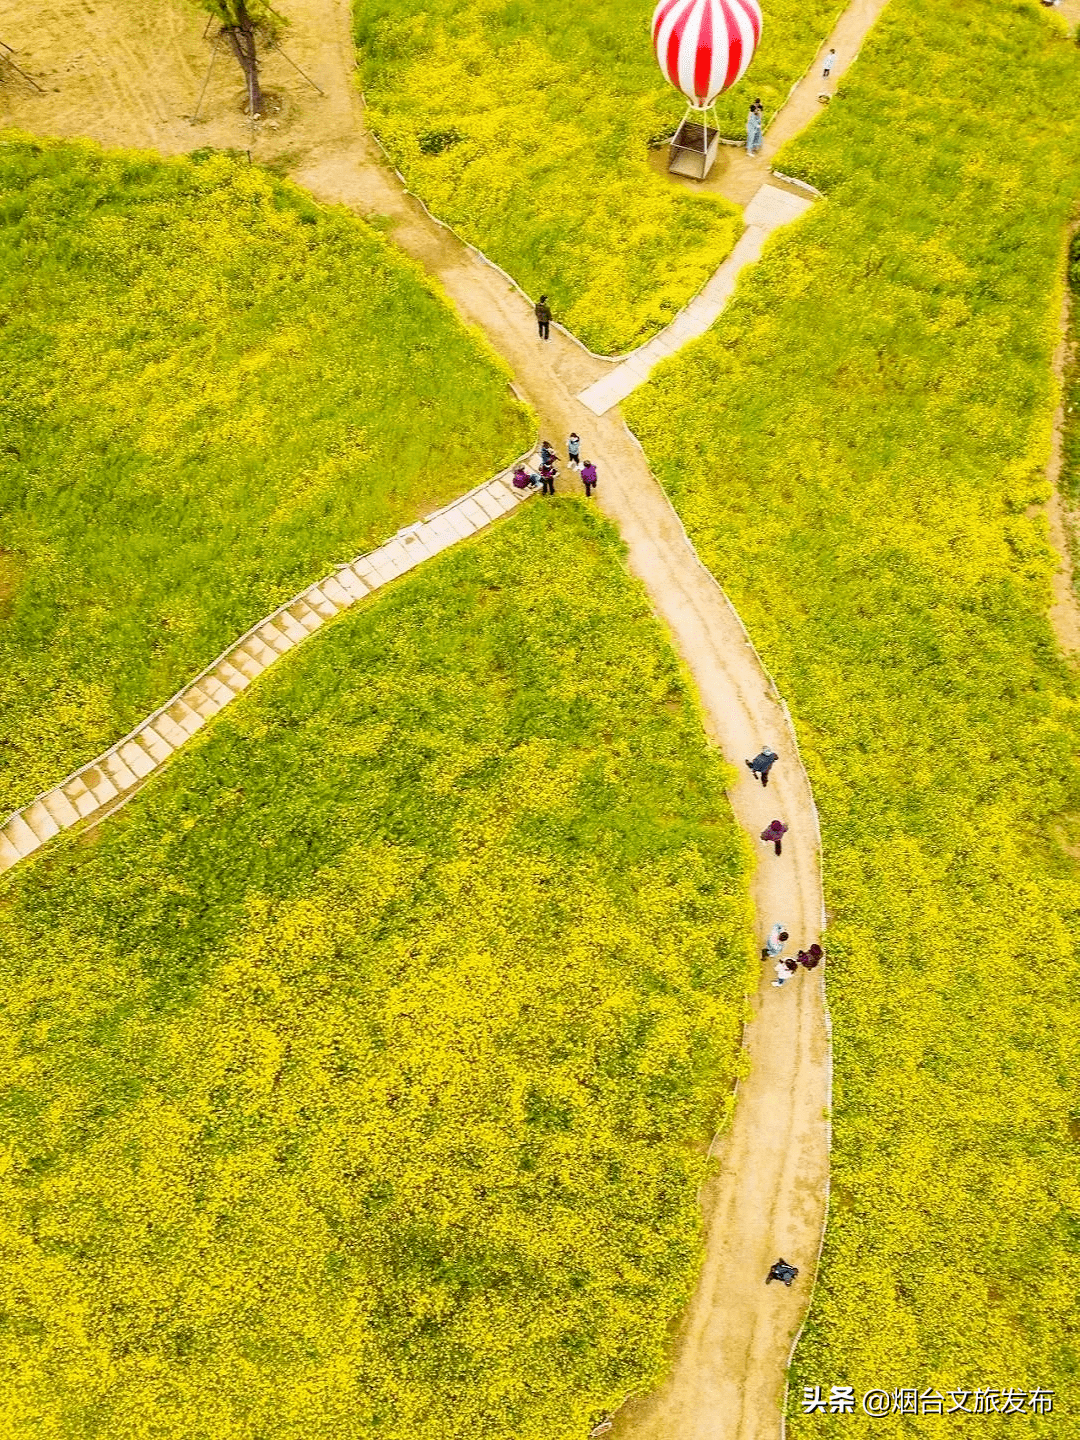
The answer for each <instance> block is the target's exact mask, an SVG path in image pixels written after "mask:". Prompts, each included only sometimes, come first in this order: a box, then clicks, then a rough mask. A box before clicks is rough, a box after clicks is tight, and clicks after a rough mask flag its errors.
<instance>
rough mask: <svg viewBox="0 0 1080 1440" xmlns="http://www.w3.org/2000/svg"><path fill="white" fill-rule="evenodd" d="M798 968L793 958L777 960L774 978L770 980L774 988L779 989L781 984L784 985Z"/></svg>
mask: <svg viewBox="0 0 1080 1440" xmlns="http://www.w3.org/2000/svg"><path fill="white" fill-rule="evenodd" d="M798 968H799V967H798V965H796V964H795V961H794V960H778V961H777V962H776V979H775V980H774V981H773V982H772V983H773V985H774V986H775V988H776V989H777V990H779V989H780V986H781V985H786V984H787V982H788V981H789V980H790V979H791V977H792V975H794V974H795V972H796V971H797V970H798Z"/></svg>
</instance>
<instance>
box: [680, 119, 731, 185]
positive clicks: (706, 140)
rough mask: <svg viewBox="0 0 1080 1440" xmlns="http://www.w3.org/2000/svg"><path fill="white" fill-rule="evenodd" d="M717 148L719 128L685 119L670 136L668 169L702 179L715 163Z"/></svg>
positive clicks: (718, 145) (718, 146)
mask: <svg viewBox="0 0 1080 1440" xmlns="http://www.w3.org/2000/svg"><path fill="white" fill-rule="evenodd" d="M719 150H720V131H719V130H716V129H714V128H713V127H712V126H711V125H701V124H699V123H698V121H696V120H690V119H686V120H684V121H683V122H682V124H681V125H680V126H679V128H678V130H676V131H675V134H674V136H673V137H672V140H671V152H670V157H669V159H668V170H669V171H670V172H672V173H673V174H675V175H689V176H690V178H691V179H693V180H704V179H705V177H706V175H708V173H709V171H710V170H711V169H712V167H713V165H714V164H715V163H716V157H717V154H718V153H719Z"/></svg>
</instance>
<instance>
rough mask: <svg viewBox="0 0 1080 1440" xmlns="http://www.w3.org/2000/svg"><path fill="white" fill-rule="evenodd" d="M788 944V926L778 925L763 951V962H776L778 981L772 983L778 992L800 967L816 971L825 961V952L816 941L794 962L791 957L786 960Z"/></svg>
mask: <svg viewBox="0 0 1080 1440" xmlns="http://www.w3.org/2000/svg"><path fill="white" fill-rule="evenodd" d="M787 942H788V928H787V926H786V925H784V924H776V925H774V926H773V927H772V929H771V930H770V931H769V933H768V935H767V937H766V939H765V944H764V947H763V948H762V951H761V958H762V960H775V961H776V979H775V980H774V981H773V982H772V983H773V984H774V985H775V986H776V988H777V989H778V990H779V989H780V987H781V986H782V985H786V984H787V982H788V981H789V980H790V979H791V977H792V976H793V975H797V974H798V973H799V966H800V965H801V966H802V968H803V969H804V970H816V969H817V967H818V966H819V965H820V964H821V962H822V960H824V959H825V951H824V950H823V949H822V948H821V946H820V945H819V944H818V943H817V941H815V942H814V943H813V945H810V946H808V948H807V949H805V950H800V951H799V953H798V954H797V955H796V956H795V958H794V959H793V960H792V959H791V958H790V957H789V958H788V959H786V960H785V959H784V946H785V945H786V944H787Z"/></svg>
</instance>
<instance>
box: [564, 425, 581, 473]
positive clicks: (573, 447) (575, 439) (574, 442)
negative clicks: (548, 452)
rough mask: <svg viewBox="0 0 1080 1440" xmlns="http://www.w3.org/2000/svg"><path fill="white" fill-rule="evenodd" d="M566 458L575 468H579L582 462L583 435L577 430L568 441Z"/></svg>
mask: <svg viewBox="0 0 1080 1440" xmlns="http://www.w3.org/2000/svg"><path fill="white" fill-rule="evenodd" d="M566 458H567V459H568V460H569V462H570V464H571V465H573V467H574V469H575V470H576V469H578V467H579V466H580V464H581V436H580V435H579V434H578V433H577V431H576V430H575V431H574V433H573V434H572V435H571V436H570V439H569V440H567V442H566Z"/></svg>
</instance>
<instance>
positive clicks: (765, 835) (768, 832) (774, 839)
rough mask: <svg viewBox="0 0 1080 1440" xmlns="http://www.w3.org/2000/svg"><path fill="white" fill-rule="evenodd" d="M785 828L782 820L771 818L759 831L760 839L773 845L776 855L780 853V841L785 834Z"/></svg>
mask: <svg viewBox="0 0 1080 1440" xmlns="http://www.w3.org/2000/svg"><path fill="white" fill-rule="evenodd" d="M787 828H788V827H787V826H786V825H785V824H784V822H783V821H782V820H772V821H770V822H769V824H768V825H767V826H766V827H765V829H764V830H762V832H761V838H762V840H764V841H765V843H766V844H767V845H772V846H774V847H775V849H776V853H777V855H779V854H780V841H781V840H782V839H783V838H784V836H785V835H786V834H787Z"/></svg>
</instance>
